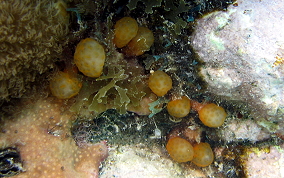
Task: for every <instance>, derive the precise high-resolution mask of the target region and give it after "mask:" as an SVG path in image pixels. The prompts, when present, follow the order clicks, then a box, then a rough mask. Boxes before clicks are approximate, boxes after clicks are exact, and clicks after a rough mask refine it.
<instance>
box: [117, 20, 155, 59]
mask: <svg viewBox="0 0 284 178" xmlns="http://www.w3.org/2000/svg"><path fill="white" fill-rule="evenodd" d="M113 42H114V44H115V46H116V47H118V48H122V47H124V48H123V52H124V53H125V54H126V55H127V56H139V55H142V54H143V53H144V52H145V51H149V50H150V47H151V46H152V44H153V43H154V35H153V32H152V31H151V30H150V29H148V28H147V27H138V24H137V22H136V20H135V19H133V18H131V17H123V18H122V19H120V20H118V21H117V22H116V23H115V26H114V39H113Z"/></svg>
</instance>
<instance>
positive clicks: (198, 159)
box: [192, 142, 214, 167]
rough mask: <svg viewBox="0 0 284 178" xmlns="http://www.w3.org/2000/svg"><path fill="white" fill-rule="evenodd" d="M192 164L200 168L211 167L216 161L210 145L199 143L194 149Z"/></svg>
mask: <svg viewBox="0 0 284 178" xmlns="http://www.w3.org/2000/svg"><path fill="white" fill-rule="evenodd" d="M193 150H194V156H193V159H192V162H193V163H194V164H196V165H197V166H199V167H206V166H209V165H210V164H211V163H212V162H213V160H214V154H213V151H212V149H211V147H210V145H209V144H208V143H202V142H201V143H199V144H197V145H195V146H194V147H193Z"/></svg>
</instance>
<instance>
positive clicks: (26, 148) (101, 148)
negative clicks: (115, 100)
mask: <svg viewBox="0 0 284 178" xmlns="http://www.w3.org/2000/svg"><path fill="white" fill-rule="evenodd" d="M23 105H24V106H22V108H21V110H20V111H19V112H15V115H13V116H12V118H11V119H5V122H4V124H2V125H1V134H0V147H1V149H3V148H7V147H16V148H17V149H18V150H19V152H20V155H21V159H22V162H23V168H24V170H25V171H24V172H23V173H20V174H19V175H16V176H15V177H52V178H57V177H60V178H62V177H68V178H73V177H74V178H78V177H80V178H81V177H88V178H89V177H94V178H95V177H98V171H99V165H100V162H101V161H103V160H104V159H105V158H106V157H107V155H108V148H107V146H106V143H105V142H100V143H96V144H85V145H84V146H83V147H80V148H79V147H78V146H76V144H75V142H74V140H73V139H72V137H71V133H70V127H71V124H72V120H73V119H72V118H74V116H73V115H72V114H71V113H70V112H69V111H64V109H63V107H62V105H63V101H62V100H56V99H54V98H48V99H46V100H41V99H39V100H38V101H37V102H35V103H32V102H31V101H25V102H24V103H23Z"/></svg>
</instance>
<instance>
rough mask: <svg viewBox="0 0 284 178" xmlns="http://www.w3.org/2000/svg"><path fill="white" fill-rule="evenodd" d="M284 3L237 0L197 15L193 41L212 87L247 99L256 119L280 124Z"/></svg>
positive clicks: (202, 71)
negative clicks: (199, 16)
mask: <svg viewBox="0 0 284 178" xmlns="http://www.w3.org/2000/svg"><path fill="white" fill-rule="evenodd" d="M281 5H282V6H284V2H283V1H279V0H272V1H269V0H263V1H258V0H251V1H244V0H240V1H237V3H235V4H233V5H231V6H229V8H228V10H227V11H218V12H213V13H211V14H208V15H205V16H204V17H203V18H201V19H199V20H198V21H197V24H196V27H195V32H194V33H193V36H192V46H193V48H194V49H195V51H196V53H197V54H198V55H199V57H200V59H201V60H202V61H204V62H205V65H204V66H203V67H202V68H201V69H200V74H201V75H202V76H203V77H204V79H205V81H206V82H207V83H208V90H209V91H211V92H213V93H215V94H217V95H222V96H226V97H228V98H229V99H231V100H241V101H244V102H247V103H248V105H249V106H250V108H251V110H252V112H251V115H252V117H253V118H255V119H256V121H257V122H262V121H269V122H276V123H277V122H279V123H278V124H280V127H279V128H282V126H283V122H280V121H281V118H282V117H283V112H284V100H283V98H284V80H283V77H284V72H283V71H284V70H283V68H284V65H283V57H284V41H283V39H284V32H283V27H282V24H283V23H284V19H283V18H282V17H281V15H280V14H284V10H283V9H281V8H278V7H280V6H281ZM260 125H262V126H265V125H266V124H265V123H261V124H260ZM268 127H270V126H268ZM270 128H271V127H270ZM271 131H272V132H275V131H277V128H276V129H275V130H271ZM278 131H279V130H278Z"/></svg>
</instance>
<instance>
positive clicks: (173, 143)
mask: <svg viewBox="0 0 284 178" xmlns="http://www.w3.org/2000/svg"><path fill="white" fill-rule="evenodd" d="M166 148H167V151H168V153H169V155H170V157H171V158H172V159H173V160H175V161H177V162H179V163H181V162H187V161H191V160H192V159H193V155H194V152H193V147H192V145H191V144H190V143H189V142H188V141H187V140H185V139H183V138H180V137H173V138H171V139H169V141H168V143H167V145H166Z"/></svg>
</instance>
